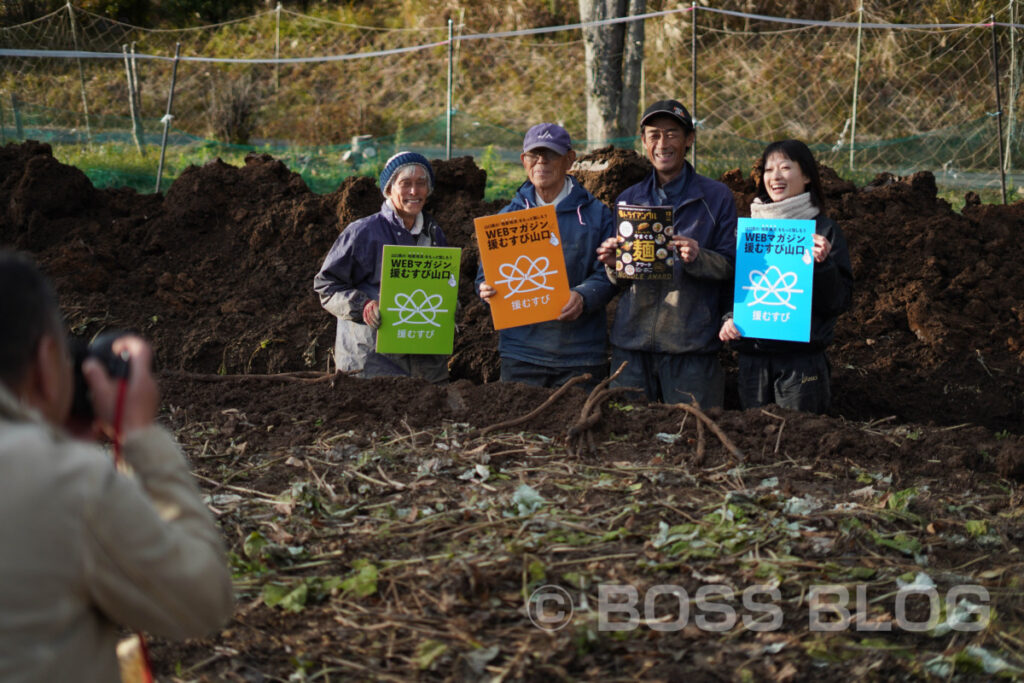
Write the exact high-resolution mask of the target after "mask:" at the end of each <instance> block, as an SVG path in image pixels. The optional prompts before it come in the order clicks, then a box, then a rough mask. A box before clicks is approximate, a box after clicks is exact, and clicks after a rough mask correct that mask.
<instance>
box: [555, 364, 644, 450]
mask: <svg viewBox="0 0 1024 683" xmlns="http://www.w3.org/2000/svg"><path fill="white" fill-rule="evenodd" d="M628 364H629V363H628V362H623V363H622V365H620V366H619V369H618V370H616V371H615V372H614V373H612V374H611V375H610V376H608V377H605V378H604V379H603V380H601V381H600V382H598V384H597V386H596V387H594V389H593V390H592V391H591V392H590V395H589V396H587V400H586V401H585V402H584V403H583V409H582V410H580V419H579V420H578V421H577V422H576V424H574V425H573V426H572V427H570V428H569V432H568V434H566V436H565V446H566V448H567V449H568V451H569V455H572V456H574V457H579V452H580V450H581V449H582V443H574V442H581V441H582V440H583V438H584V437H583V436H581V435H583V434H585V435H586V437H585V438H586V439H587V448H588V449H589V451H590V452H591V453H593V452H594V451H596V450H597V445H596V444H595V443H594V435H593V434H592V433H591V432H590V429H591V428H592V427H594V425H596V424H597V423H598V422H599V421H600V419H601V405H602V404H603V403H604V401H605V400H606V399H607V398H608V397H609V396H611V395H613V394H620V393H623V392H626V391H635V389H634V388H633V387H617V388H615V389H608V388H607V387H608V385H609V384H611V383H612V381H613V380H614V379H615V378H616V377H618V376H619V375H620V374H622V371H623V370H624V369H625V368H626V366H627V365H628Z"/></svg>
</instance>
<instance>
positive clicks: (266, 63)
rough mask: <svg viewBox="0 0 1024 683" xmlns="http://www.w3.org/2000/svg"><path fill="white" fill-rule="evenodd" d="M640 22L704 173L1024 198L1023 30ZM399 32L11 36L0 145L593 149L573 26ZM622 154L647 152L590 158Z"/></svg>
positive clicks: (350, 153) (0, 44) (109, 28)
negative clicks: (761, 166) (779, 150)
mask: <svg viewBox="0 0 1024 683" xmlns="http://www.w3.org/2000/svg"><path fill="white" fill-rule="evenodd" d="M1011 6H1012V3H1011ZM637 20H640V21H644V22H645V27H644V29H645V35H646V41H645V53H644V63H643V69H644V74H643V88H642V91H643V92H642V95H641V99H642V100H643V101H644V102H650V101H653V100H655V99H660V98H664V97H673V98H677V99H680V100H682V101H684V102H685V103H686V104H687V105H690V106H693V107H694V113H695V114H696V118H697V120H698V125H699V134H698V156H697V160H698V166H699V167H700V168H701V170H703V171H705V172H712V171H721V170H725V169H727V168H732V167H737V166H739V167H740V168H749V167H750V164H751V162H752V160H753V159H754V158H755V157H756V156H757V155H758V154H759V153H760V150H761V149H762V148H763V146H764V144H765V143H766V142H768V141H770V140H774V139H779V138H784V137H796V138H800V139H802V140H804V141H806V142H808V143H809V144H810V145H811V146H812V148H813V149H815V151H816V153H817V154H818V155H819V157H820V158H821V159H822V160H823V161H824V162H825V163H827V164H829V165H830V166H832V167H833V168H836V169H837V170H839V171H840V172H846V173H850V172H853V173H859V174H866V175H869V174H872V173H876V172H881V171H889V172H893V173H897V174H905V173H908V172H912V171H915V170H931V171H932V172H934V173H935V174H936V177H937V180H938V181H939V182H940V183H947V184H950V185H955V186H959V187H975V186H976V187H979V188H982V187H993V186H998V182H999V172H1000V170H1001V169H1002V170H1005V171H1007V172H1009V179H1010V183H1011V187H1013V186H1016V185H1019V184H1024V183H1021V182H1020V180H1024V178H1022V177H1021V173H1022V171H1021V167H1022V166H1024V140H1022V136H1021V134H1020V127H1019V126H1018V125H1017V123H1016V121H1015V118H1016V117H1017V116H1018V115H1019V114H1018V112H1019V111H1020V106H1019V105H1020V95H1021V93H1020V90H1021V88H1020V81H1021V74H1020V71H1021V66H1020V59H1019V58H1018V56H1017V51H1018V50H1020V49H1021V48H1024V43H1021V42H1020V40H1019V35H1020V33H1019V29H1020V28H1022V27H1021V26H1019V25H1014V24H1012V23H1007V22H1001V23H994V24H993V23H984V24H978V23H973V24H935V25H913V26H907V25H901V24H894V23H888V22H889V21H890V18H889V17H888V16H886V12H885V10H884V8H872V6H871V4H870V3H867V4H866V5H865V8H864V10H863V13H862V14H858V13H854V14H850V15H847V16H843V17H839V18H837V19H834V20H832V21H828V22H823V21H809V20H807V21H805V20H802V19H799V18H796V19H794V18H792V17H762V16H758V15H752V14H743V13H739V12H726V11H724V10H718V9H714V8H709V7H696V6H692V5H690V4H689V3H686V4H683V3H679V4H677V5H672V4H671V3H670V4H669V5H668V6H667V7H666V9H665V10H663V11H659V12H657V13H652V14H651V15H649V16H648V17H647V18H646V19H637ZM401 23H402V24H403V25H402V26H391V27H383V26H379V27H373V26H361V25H357V24H351V23H342V22H339V21H333V20H330V19H327V18H323V17H311V16H306V15H302V14H298V13H295V12H291V11H288V10H283V9H282V8H280V7H279V8H278V9H276V10H271V11H268V12H263V13H260V14H257V15H254V16H251V17H247V18H244V19H239V20H236V21H231V22H227V23H224V24H218V25H214V26H206V27H200V28H191V29H171V30H153V29H145V28H141V27H136V26H131V25H128V24H124V23H121V22H117V21H113V20H110V19H107V18H104V17H101V16H99V15H96V14H93V13H90V12H87V11H84V10H82V9H79V8H75V7H74V6H72V5H70V4H69V5H67V6H66V7H65V8H63V9H61V10H59V11H57V12H54V13H52V14H50V15H47V16H44V17H41V18H39V19H37V20H34V21H32V22H29V23H26V24H21V25H18V26H12V27H6V28H0V89H2V91H3V93H2V96H0V137H2V141H3V142H11V141H17V140H23V139H39V140H43V141H49V142H51V143H53V144H77V145H87V146H92V145H104V144H124V145H135V146H136V147H137V149H138V150H139V153H140V156H143V155H144V158H145V159H147V160H148V161H146V162H145V163H143V164H142V167H143V168H144V167H146V164H149V163H151V164H152V167H153V168H154V169H155V168H156V158H157V153H156V152H157V147H158V146H159V145H160V142H161V137H162V136H161V134H162V132H163V129H164V127H165V125H166V126H168V134H167V144H168V145H169V146H171V147H173V148H179V149H194V148H204V149H212V148H223V147H225V146H234V147H235V148H237V149H253V150H260V151H266V152H269V153H271V154H274V155H276V156H279V157H281V158H282V159H284V160H285V161H286V163H289V165H290V166H291V167H292V168H293V169H295V170H299V171H300V172H302V171H303V169H305V173H304V176H305V175H307V174H308V175H310V176H315V175H317V174H319V175H320V177H331V178H333V177H334V175H337V174H336V173H335V174H333V175H332V173H331V172H330V170H329V169H331V168H338V169H341V170H342V171H344V169H351V170H353V171H355V170H358V169H359V168H360V164H367V163H369V164H373V163H375V162H379V160H380V159H381V158H386V156H387V154H388V153H390V152H391V151H393V150H395V149H397V148H399V147H417V148H420V149H422V150H424V151H425V152H427V153H428V154H433V155H434V156H443V155H444V154H445V153H447V152H448V151H449V149H450V151H451V153H452V154H454V155H462V154H472V155H474V156H477V157H480V156H482V155H483V154H485V153H489V154H492V155H497V156H499V157H501V156H504V157H506V158H509V159H514V158H515V157H516V156H517V154H518V145H519V144H520V141H521V139H522V138H521V136H522V133H523V131H525V129H526V128H528V127H529V126H530V125H532V124H533V123H536V122H537V121H541V120H554V121H559V122H560V123H562V124H563V125H565V126H566V127H567V128H568V129H569V130H570V131H572V132H574V133H577V136H578V137H582V135H579V134H580V133H582V131H584V130H585V129H586V93H585V88H586V84H585V74H584V54H583V53H584V47H583V41H582V31H581V27H580V25H579V24H576V25H571V26H562V27H547V28H543V29H520V30H514V31H499V30H497V29H496V28H495V27H493V26H492V25H491V24H493V22H490V23H489V25H488V26H487V27H486V29H478V28H476V27H474V26H473V25H472V17H469V18H467V17H465V16H462V17H459V18H458V20H457V21H453V22H452V24H451V25H450V26H449V25H447V24H446V22H444V21H443V18H442V17H439V16H435V15H433V14H420V15H415V16H410V17H404V18H403V21H402V22H401ZM176 50H178V51H179V53H180V55H181V57H180V59H179V60H177V64H176V66H177V69H176V72H175V69H174V67H175V60H174V55H175V51H176ZM607 57H608V58H612V57H613V56H607ZM449 70H450V73H451V79H450V80H449V76H448V74H449ZM172 72H174V73H175V77H174V78H173V82H172ZM694 76H695V79H694ZM997 78H998V81H997ZM997 82H998V83H999V86H1000V88H1001V92H1002V100H1001V102H997V99H996V91H995V86H996V83H997ZM694 83H695V84H696V87H695V89H693V84H694ZM130 84H131V85H130ZM171 92H173V108H172V116H173V118H170V119H169V118H165V117H164V114H165V110H166V108H167V106H168V97H169V95H170V94H171ZM130 93H136V99H135V100H132V98H131V96H130ZM449 101H450V102H451V109H450V110H449V104H448V103H449ZM1000 105H1001V107H1000ZM133 107H134V108H135V109H136V110H135V111H133ZM641 108H642V103H641ZM449 114H450V115H449ZM1000 124H1002V134H1003V137H1002V138H1001V139H1000V137H999V136H1000V131H999V127H1000ZM607 143H611V144H616V145H619V146H624V147H635V146H636V144H637V140H636V138H633V137H627V138H622V139H616V140H581V141H580V146H589V147H595V146H599V145H603V144H607ZM1000 155H1002V156H1003V160H1002V164H1003V165H1002V167H1001V166H1000V163H1001V162H1000ZM173 173H174V169H170V175H173ZM108 175H109V174H108ZM111 178H112V179H111V181H110V182H115V183H116V182H117V181H116V179H113V177H112V176H111ZM332 182H333V181H332ZM311 184H312V185H316V183H311ZM140 189H143V188H142V187H140Z"/></svg>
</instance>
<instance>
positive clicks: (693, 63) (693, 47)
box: [690, 0, 697, 171]
mask: <svg viewBox="0 0 1024 683" xmlns="http://www.w3.org/2000/svg"><path fill="white" fill-rule="evenodd" d="M690 21H691V22H693V23H692V27H693V36H692V38H691V41H690V93H691V102H690V117H691V118H692V120H693V130H694V132H695V133H696V131H697V2H696V0H694V1H693V2H691V3H690ZM692 149H693V153H692V154H691V155H690V162H691V163H692V164H693V170H695V171H696V170H697V136H696V135H694V136H693V147H692Z"/></svg>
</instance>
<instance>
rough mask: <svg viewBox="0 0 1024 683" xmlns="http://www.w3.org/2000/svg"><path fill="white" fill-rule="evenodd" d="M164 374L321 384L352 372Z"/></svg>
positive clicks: (210, 379)
mask: <svg viewBox="0 0 1024 683" xmlns="http://www.w3.org/2000/svg"><path fill="white" fill-rule="evenodd" d="M161 374H163V375H170V376H171V377H180V378H182V379H191V380H195V381H197V382H229V381H232V380H240V379H244V380H250V379H254V380H265V381H267V380H269V381H272V382H299V383H301V384H319V383H320V382H328V381H331V380H334V379H336V378H337V377H338V375H347V374H351V373H350V372H342V371H338V372H336V373H324V372H311V371H306V370H300V371H298V372H279V373H276V374H273V375H212V374H204V373H201V372H187V371H185V370H163V371H161Z"/></svg>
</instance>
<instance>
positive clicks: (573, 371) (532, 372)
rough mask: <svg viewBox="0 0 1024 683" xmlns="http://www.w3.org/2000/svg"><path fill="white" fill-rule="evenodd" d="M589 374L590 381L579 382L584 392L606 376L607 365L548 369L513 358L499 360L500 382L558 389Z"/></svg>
mask: <svg viewBox="0 0 1024 683" xmlns="http://www.w3.org/2000/svg"><path fill="white" fill-rule="evenodd" d="M588 372H589V373H590V379H589V380H587V381H586V382H581V383H580V386H581V387H583V389H584V390H585V391H591V390H592V389H593V388H594V387H596V386H597V384H598V382H600V381H601V380H603V379H604V378H605V377H607V376H608V366H607V365H570V366H568V367H548V366H546V365H535V364H533V363H527V362H526V361H522V360H516V359H514V358H502V359H501V381H502V382H522V383H523V384H533V385H534V386H538V387H560V386H562V385H563V384H565V383H566V382H568V381H569V380H570V379H572V378H573V377H577V376H579V375H582V374H585V373H588Z"/></svg>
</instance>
